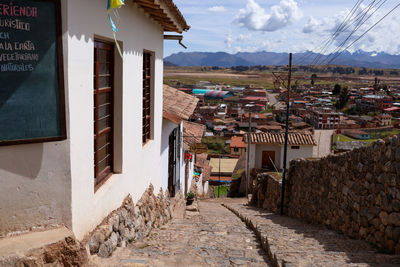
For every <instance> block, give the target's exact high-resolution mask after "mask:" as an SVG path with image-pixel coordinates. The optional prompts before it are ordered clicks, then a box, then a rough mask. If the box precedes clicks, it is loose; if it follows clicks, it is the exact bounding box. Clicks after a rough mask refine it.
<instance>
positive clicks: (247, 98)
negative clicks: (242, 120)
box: [244, 96, 268, 101]
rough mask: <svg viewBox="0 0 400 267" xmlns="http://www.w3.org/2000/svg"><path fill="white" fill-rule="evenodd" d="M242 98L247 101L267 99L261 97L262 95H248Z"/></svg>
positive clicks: (266, 99)
mask: <svg viewBox="0 0 400 267" xmlns="http://www.w3.org/2000/svg"><path fill="white" fill-rule="evenodd" d="M244 100H247V101H268V98H267V97H262V96H248V97H245V98H244Z"/></svg>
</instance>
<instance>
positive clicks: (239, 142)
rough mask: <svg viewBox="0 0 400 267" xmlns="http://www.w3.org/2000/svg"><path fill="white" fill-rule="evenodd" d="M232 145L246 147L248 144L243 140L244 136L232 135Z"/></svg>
mask: <svg viewBox="0 0 400 267" xmlns="http://www.w3.org/2000/svg"><path fill="white" fill-rule="evenodd" d="M230 147H237V148H246V147H247V145H246V143H245V142H243V136H232V137H231V145H230Z"/></svg>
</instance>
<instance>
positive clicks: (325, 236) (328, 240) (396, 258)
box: [244, 206, 400, 266]
mask: <svg viewBox="0 0 400 267" xmlns="http://www.w3.org/2000/svg"><path fill="white" fill-rule="evenodd" d="M244 207H246V208H247V209H249V210H252V211H255V212H256V215H255V216H256V217H258V218H261V219H266V220H271V221H272V222H273V223H274V224H276V225H278V226H281V227H285V228H288V229H290V230H293V231H294V232H295V233H296V234H298V235H300V236H302V238H303V239H314V240H316V241H317V242H318V243H319V244H320V245H321V246H322V247H323V249H324V253H326V254H328V255H329V254H332V253H338V254H340V253H341V254H343V253H344V254H346V257H347V258H348V259H349V260H348V263H349V264H367V265H369V266H400V255H391V254H382V253H379V252H380V251H378V249H377V248H375V247H373V246H372V245H371V244H369V243H367V242H366V241H363V240H356V239H352V238H350V237H348V236H346V235H344V234H341V233H338V232H336V231H333V230H330V229H328V228H327V227H326V226H323V225H313V224H308V223H306V222H303V221H301V220H298V219H295V218H291V217H288V216H281V215H278V214H274V213H271V212H269V211H268V210H264V209H260V208H256V207H252V206H244ZM262 225H263V224H259V223H257V228H259V227H261V228H262V227H263V226H262ZM265 225H267V223H265ZM288 242H289V240H288ZM306 243H307V242H306V241H305V244H306ZM296 244H299V242H297V243H296Z"/></svg>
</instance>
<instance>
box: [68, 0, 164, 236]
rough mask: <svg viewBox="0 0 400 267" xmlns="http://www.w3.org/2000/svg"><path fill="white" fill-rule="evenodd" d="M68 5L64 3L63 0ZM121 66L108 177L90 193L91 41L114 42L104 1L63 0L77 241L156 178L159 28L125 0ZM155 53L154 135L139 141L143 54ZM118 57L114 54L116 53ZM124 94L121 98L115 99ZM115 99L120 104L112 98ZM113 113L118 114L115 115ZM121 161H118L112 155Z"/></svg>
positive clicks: (159, 110)
mask: <svg viewBox="0 0 400 267" xmlns="http://www.w3.org/2000/svg"><path fill="white" fill-rule="evenodd" d="M65 2H66V1H65ZM118 13H119V17H120V19H119V20H118V22H117V21H116V22H117V24H118V28H119V32H118V34H117V38H118V40H119V41H120V42H121V43H122V44H121V46H122V49H123V54H124V59H123V63H122V62H120V65H119V66H118V64H117V66H116V75H115V78H116V83H115V85H116V88H115V90H116V96H117V97H116V101H117V102H116V103H115V104H116V105H115V109H116V110H115V111H116V114H117V115H116V117H115V123H116V126H117V127H116V128H117V130H116V131H117V134H116V137H115V140H114V141H115V142H116V151H115V152H116V158H117V161H118V162H115V165H116V166H117V168H118V169H119V172H120V173H119V174H114V175H113V176H112V177H111V178H110V179H109V180H108V181H107V182H106V183H105V184H104V185H103V186H102V187H101V188H100V189H99V190H98V191H97V192H96V193H94V179H93V92H92V91H93V39H94V37H95V36H96V37H100V38H108V40H112V33H111V29H110V25H109V21H108V19H107V16H106V11H105V1H103V0H85V1H81V0H69V1H68V32H67V33H65V34H66V35H67V36H68V47H67V48H66V49H67V51H68V53H67V55H68V56H67V57H66V58H65V60H66V61H67V64H68V68H67V69H66V72H67V75H68V85H67V91H68V94H69V97H68V98H69V101H68V102H67V105H69V106H70V110H69V117H70V121H69V123H70V127H69V138H70V142H71V145H70V150H71V176H72V228H73V231H74V233H75V234H76V236H77V237H78V238H82V237H83V236H84V234H85V233H87V232H88V231H90V230H92V229H93V228H94V227H95V226H96V225H98V224H99V223H100V222H101V220H102V219H103V218H104V217H105V216H107V215H108V214H109V213H110V212H111V211H112V210H114V209H116V208H117V207H119V206H120V205H121V203H122V201H123V199H124V198H125V197H126V196H127V195H128V194H130V195H131V196H132V198H133V200H134V201H135V202H136V201H137V200H138V199H139V198H140V197H141V195H142V193H143V192H144V190H145V189H146V188H147V187H148V186H149V184H150V183H152V184H153V185H154V188H155V190H156V191H158V189H159V188H160V187H161V186H162V181H161V167H162V166H161V150H160V148H161V125H162V77H163V70H162V68H163V31H162V28H161V27H160V26H159V25H158V24H157V23H156V22H154V21H153V20H151V19H149V17H148V15H146V14H145V13H144V12H143V11H141V10H139V9H137V8H136V6H135V5H134V4H133V3H132V2H131V1H126V6H124V7H122V8H121V9H119V10H118ZM144 49H146V50H150V51H153V52H154V53H155V69H156V71H155V76H154V77H155V95H154V114H153V117H154V120H153V122H154V123H153V126H154V127H153V129H154V140H152V141H150V142H148V143H147V144H146V145H144V146H142V127H141V125H142V62H143V60H142V53H143V50H144ZM116 59H118V54H116ZM121 96H122V97H121ZM118 101H119V102H118ZM118 110H119V112H118ZM118 159H119V160H118Z"/></svg>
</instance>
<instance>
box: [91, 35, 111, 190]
mask: <svg viewBox="0 0 400 267" xmlns="http://www.w3.org/2000/svg"><path fill="white" fill-rule="evenodd" d="M93 97H94V107H93V108H94V109H93V111H94V112H93V113H94V179H95V183H94V185H95V189H96V188H98V187H99V186H100V185H102V184H103V183H104V182H105V181H106V179H107V178H108V177H110V176H111V174H112V172H113V160H114V157H113V152H114V146H113V130H114V129H113V117H114V105H113V103H114V45H113V44H112V43H107V42H103V41H99V40H95V42H94V90H93Z"/></svg>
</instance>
